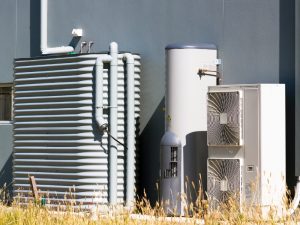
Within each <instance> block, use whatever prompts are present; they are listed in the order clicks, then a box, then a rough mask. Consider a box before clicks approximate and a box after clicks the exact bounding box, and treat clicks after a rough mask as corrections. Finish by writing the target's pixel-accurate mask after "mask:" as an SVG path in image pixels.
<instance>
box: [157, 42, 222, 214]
mask: <svg viewBox="0 0 300 225" xmlns="http://www.w3.org/2000/svg"><path fill="white" fill-rule="evenodd" d="M216 59H217V51H216V47H215V46H214V45H211V44H198V45H182V44H173V45H168V46H167V47H166V94H165V106H166V109H165V122H166V124H165V127H166V133H165V135H164V137H163V138H162V142H161V185H160V189H161V191H160V194H161V196H160V197H161V199H162V200H163V201H166V200H169V202H170V203H172V201H171V200H170V194H168V195H166V193H172V195H173V196H179V195H188V196H189V195H190V194H191V193H196V192H197V191H198V190H192V191H191V192H190V193H189V191H188V190H184V183H185V178H186V177H187V178H188V179H189V181H190V182H192V181H193V182H194V183H196V184H198V181H199V174H203V178H204V177H205V176H206V160H207V139H206V134H207V122H206V117H207V115H206V114H207V113H206V110H207V106H206V105H207V103H206V95H207V89H208V86H214V85H216V80H217V79H216V74H217V73H216V70H217V68H216ZM199 69H201V70H206V71H208V72H207V73H208V74H210V75H203V74H202V75H199ZM170 132H171V133H172V134H173V135H174V136H175V137H176V138H173V140H176V141H175V142H177V143H174V147H175V146H176V144H178V142H180V147H179V149H178V160H180V162H178V164H177V165H178V166H179V168H178V173H177V174H178V177H173V176H170V177H169V176H164V171H162V169H163V168H162V167H163V166H162V165H163V164H164V163H165V161H166V160H170V165H171V163H172V162H171V161H172V160H171V158H170V157H169V155H170V154H171V153H166V152H165V151H171V149H172V148H171V147H170V148H167V147H166V146H165V144H164V141H163V140H164V139H166V137H165V136H166V135H167V136H170ZM177 139H178V140H177ZM169 144H170V143H169ZM170 145H172V144H170ZM164 157H167V158H169V159H165V158H164ZM178 179H179V181H178ZM204 182H205V180H204ZM173 183H176V184H178V183H179V185H174V184H173ZM203 185H204V184H203ZM187 186H189V185H187ZM205 186H206V185H204V187H205ZM189 188H190V186H189ZM189 188H188V189H189ZM194 197H196V196H194ZM188 202H189V200H188ZM174 208H176V211H177V213H178V214H183V208H184V205H183V204H181V203H180V204H178V203H176V206H174V205H172V204H170V206H169V210H171V209H172V210H174ZM169 210H167V212H168V211H169Z"/></svg>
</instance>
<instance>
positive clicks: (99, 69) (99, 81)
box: [95, 55, 112, 130]
mask: <svg viewBox="0 0 300 225" xmlns="http://www.w3.org/2000/svg"><path fill="white" fill-rule="evenodd" d="M111 60H112V58H111V56H110V55H101V56H98V57H97V59H96V77H95V83H96V84H95V95H96V96H95V115H96V116H95V117H96V123H97V125H98V127H99V129H101V130H102V129H104V128H106V126H107V122H106V121H105V120H104V118H103V64H104V63H105V62H111Z"/></svg>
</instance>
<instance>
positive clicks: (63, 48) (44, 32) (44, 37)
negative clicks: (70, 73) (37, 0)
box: [40, 0, 74, 55]
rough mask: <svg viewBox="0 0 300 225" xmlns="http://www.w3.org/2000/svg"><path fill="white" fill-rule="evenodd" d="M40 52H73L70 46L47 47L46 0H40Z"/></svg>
mask: <svg viewBox="0 0 300 225" xmlns="http://www.w3.org/2000/svg"><path fill="white" fill-rule="evenodd" d="M40 35H41V53H42V54H43V55H45V54H58V53H68V52H73V51H74V48H73V47H72V46H61V47H53V48H49V47H48V0H41V34H40Z"/></svg>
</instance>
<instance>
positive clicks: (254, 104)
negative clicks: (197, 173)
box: [207, 84, 285, 207]
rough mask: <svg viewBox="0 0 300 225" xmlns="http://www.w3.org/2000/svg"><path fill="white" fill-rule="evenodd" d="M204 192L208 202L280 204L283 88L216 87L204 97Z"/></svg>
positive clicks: (282, 148)
mask: <svg viewBox="0 0 300 225" xmlns="http://www.w3.org/2000/svg"><path fill="white" fill-rule="evenodd" d="M207 107H208V110H207V144H208V162H207V179H208V182H207V193H208V198H209V199H210V201H211V203H212V206H213V207H216V206H218V205H219V203H221V202H223V203H224V202H225V203H226V201H228V200H229V199H230V198H234V199H236V200H237V201H238V203H239V204H244V203H245V204H250V203H251V204H252V203H254V204H255V205H259V206H279V207H280V206H281V205H282V200H283V197H284V195H285V86H284V85H283V84H256V85H228V86H227V85H220V86H214V87H209V89H208V95H207Z"/></svg>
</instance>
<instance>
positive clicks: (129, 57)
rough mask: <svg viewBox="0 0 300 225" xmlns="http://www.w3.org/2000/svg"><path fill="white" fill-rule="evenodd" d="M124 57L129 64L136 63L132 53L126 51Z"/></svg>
mask: <svg viewBox="0 0 300 225" xmlns="http://www.w3.org/2000/svg"><path fill="white" fill-rule="evenodd" d="M123 59H124V60H126V62H127V64H134V57H133V55H132V54H131V53H125V54H124V55H123Z"/></svg>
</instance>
